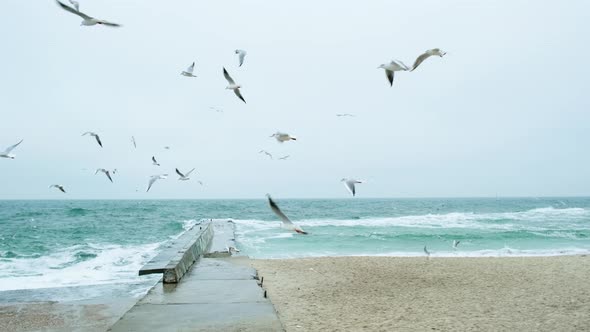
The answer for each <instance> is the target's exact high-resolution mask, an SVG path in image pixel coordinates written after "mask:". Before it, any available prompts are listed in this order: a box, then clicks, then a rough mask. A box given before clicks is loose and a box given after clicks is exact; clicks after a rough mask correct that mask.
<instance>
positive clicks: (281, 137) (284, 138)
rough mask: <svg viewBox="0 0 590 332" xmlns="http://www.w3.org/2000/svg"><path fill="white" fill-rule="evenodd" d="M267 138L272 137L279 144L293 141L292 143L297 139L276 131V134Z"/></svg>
mask: <svg viewBox="0 0 590 332" xmlns="http://www.w3.org/2000/svg"><path fill="white" fill-rule="evenodd" d="M269 137H274V138H275V139H276V140H277V141H278V142H279V143H283V142H286V141H291V140H293V141H296V140H297V138H296V137H295V136H291V135H289V134H285V133H281V132H280V131H277V132H276V133H274V134H272V135H270V136H269Z"/></svg>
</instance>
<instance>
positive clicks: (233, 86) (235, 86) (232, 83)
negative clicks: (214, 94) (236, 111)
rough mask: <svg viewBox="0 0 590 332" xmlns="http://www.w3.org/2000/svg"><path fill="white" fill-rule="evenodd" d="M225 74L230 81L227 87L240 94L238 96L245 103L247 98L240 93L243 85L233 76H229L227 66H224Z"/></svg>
mask: <svg viewBox="0 0 590 332" xmlns="http://www.w3.org/2000/svg"><path fill="white" fill-rule="evenodd" d="M223 76H224V77H225V79H226V80H227V82H228V83H229V85H228V86H227V87H225V88H226V89H228V90H234V93H235V94H236V96H238V98H240V99H241V100H242V101H243V102H244V104H245V103H246V100H245V99H244V97H242V94H241V93H240V88H241V87H242V86H241V85H239V84H236V82H235V81H234V79H233V78H231V76H229V73H228V72H227V70H225V67H223Z"/></svg>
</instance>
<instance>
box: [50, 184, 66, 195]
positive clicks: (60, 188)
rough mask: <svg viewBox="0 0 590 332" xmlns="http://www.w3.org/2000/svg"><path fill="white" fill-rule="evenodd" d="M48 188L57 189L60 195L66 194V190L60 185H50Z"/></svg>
mask: <svg viewBox="0 0 590 332" xmlns="http://www.w3.org/2000/svg"><path fill="white" fill-rule="evenodd" d="M49 188H57V189H59V190H60V191H61V192H62V193H64V194H65V193H66V190H65V189H64V186H62V185H59V184H52V185H50V186H49Z"/></svg>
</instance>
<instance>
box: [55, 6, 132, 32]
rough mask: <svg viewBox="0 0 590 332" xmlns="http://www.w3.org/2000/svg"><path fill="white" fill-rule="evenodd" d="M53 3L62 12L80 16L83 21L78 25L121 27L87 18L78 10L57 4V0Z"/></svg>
mask: <svg viewBox="0 0 590 332" xmlns="http://www.w3.org/2000/svg"><path fill="white" fill-rule="evenodd" d="M55 2H57V4H58V5H59V6H60V7H61V8H62V9H63V10H65V11H68V12H70V13H72V14H75V15H78V16H80V17H81V18H82V19H83V21H82V23H80V25H85V26H91V25H97V24H101V25H106V26H109V27H120V26H121V25H120V24H117V23H113V22H109V21H105V20H100V19H97V18H94V17H92V16H88V15H86V14H84V13H82V12H81V11H79V10H77V9H75V8H72V7H70V6H68V5H66V4H63V3H61V2H59V1H58V0H55ZM74 6H76V5H75V4H74ZM76 7H77V6H76Z"/></svg>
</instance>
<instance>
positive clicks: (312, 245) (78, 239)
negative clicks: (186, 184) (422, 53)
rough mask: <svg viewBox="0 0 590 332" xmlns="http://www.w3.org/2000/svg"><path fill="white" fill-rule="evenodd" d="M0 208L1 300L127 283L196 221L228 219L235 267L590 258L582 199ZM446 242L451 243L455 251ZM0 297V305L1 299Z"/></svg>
mask: <svg viewBox="0 0 590 332" xmlns="http://www.w3.org/2000/svg"><path fill="white" fill-rule="evenodd" d="M275 201H276V202H277V204H278V205H279V207H280V208H281V209H282V211H283V212H284V213H285V214H286V215H287V216H289V218H290V219H291V220H292V221H293V222H294V223H296V224H297V225H299V226H300V227H302V228H303V229H304V230H305V231H307V232H308V233H309V234H308V235H301V234H296V233H294V232H292V231H289V230H286V229H283V228H281V227H280V226H281V222H280V221H279V219H278V218H277V217H276V216H275V215H274V214H273V213H272V211H271V210H270V208H269V206H268V202H267V201H266V200H265V199H256V200H153V201H152V200H78V201H77V200H63V201H60V200H46V201H34V200H23V201H17V200H6V201H0V291H7V290H21V289H41V288H55V287H70V286H85V285H108V284H115V283H116V284H121V283H129V284H130V285H137V287H135V288H133V289H131V291H133V292H137V294H141V293H142V292H145V291H146V290H147V289H148V288H149V287H150V285H152V284H153V283H155V282H157V279H158V278H159V276H154V275H152V276H142V277H139V276H138V275H137V271H138V270H139V269H140V268H141V266H142V265H143V264H145V263H146V262H148V261H149V260H150V259H151V258H152V257H154V256H155V255H156V254H157V253H158V252H159V251H160V250H162V248H164V247H165V246H166V244H167V243H168V242H169V241H171V240H172V239H175V238H177V237H179V236H180V235H182V234H183V233H184V232H186V231H187V230H188V229H190V228H191V227H192V226H193V225H195V224H198V223H199V222H201V220H203V219H210V218H212V219H218V218H230V219H233V220H234V222H235V226H236V238H235V239H236V243H237V247H238V249H239V250H240V252H239V254H240V255H247V256H249V257H251V258H260V259H286V258H298V257H321V256H361V255H368V256H425V252H424V247H426V248H427V250H428V251H429V252H430V255H431V258H436V257H503V256H554V255H574V254H590V198H587V197H579V198H572V197H563V198H559V197H556V198H433V199H424V198H421V199H358V198H350V199H275ZM453 241H459V244H458V245H457V246H456V248H454V247H453ZM0 294H2V293H1V292H0Z"/></svg>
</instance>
